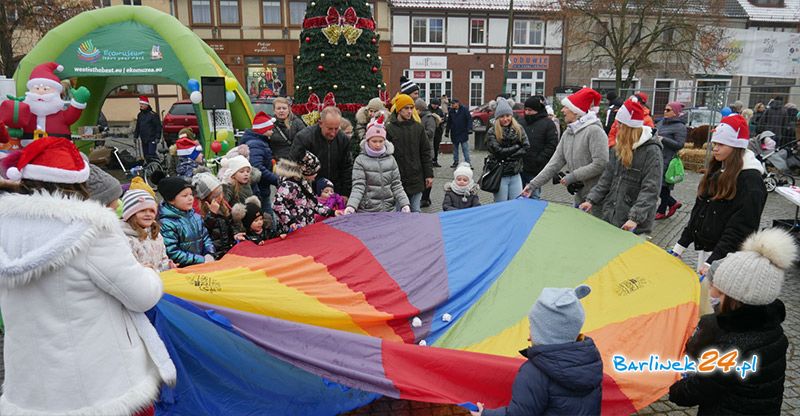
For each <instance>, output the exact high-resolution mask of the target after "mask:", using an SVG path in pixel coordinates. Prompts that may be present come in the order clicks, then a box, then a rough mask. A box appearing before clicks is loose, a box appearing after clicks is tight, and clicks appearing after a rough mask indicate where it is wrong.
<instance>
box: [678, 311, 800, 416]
mask: <svg viewBox="0 0 800 416" xmlns="http://www.w3.org/2000/svg"><path fill="white" fill-rule="evenodd" d="M785 318H786V308H785V306H784V304H783V302H781V301H780V300H776V301H774V302H772V303H771V304H769V305H761V306H753V305H743V306H742V307H740V308H739V309H736V310H734V311H731V312H726V313H720V314H718V315H713V314H712V315H705V316H703V318H701V319H700V324H699V325H698V327H697V329H696V330H695V333H694V335H692V337H691V338H690V339H689V341H688V342H687V344H686V351H687V354H688V355H690V356H694V357H696V356H697V355H700V354H702V352H703V351H705V350H707V349H709V348H716V349H717V350H719V351H720V354H724V353H726V352H728V351H730V350H733V349H738V350H739V355H738V357H737V359H736V360H737V364H738V363H742V362H744V361H750V360H751V358H752V357H753V355H756V354H757V355H758V363H757V371H755V372H751V373H750V374H748V376H747V377H746V378H745V379H741V378H740V377H739V375H738V374H737V373H736V372H735V371H732V372H729V373H722V372H720V371H719V370H718V371H715V372H713V373H694V374H691V375H689V376H688V377H686V378H684V379H682V380H680V381H677V382H675V384H673V385H672V386H671V387H670V389H669V400H670V401H671V402H673V403H675V404H677V405H679V406H698V405H699V406H700V407H699V409H698V412H697V414H698V415H699V416H703V415H779V414H780V413H781V404H782V403H783V384H784V381H785V374H786V350H787V348H788V346H789V342H788V340H787V339H786V335H784V333H783V328H782V327H781V322H783V321H784V319H785Z"/></svg>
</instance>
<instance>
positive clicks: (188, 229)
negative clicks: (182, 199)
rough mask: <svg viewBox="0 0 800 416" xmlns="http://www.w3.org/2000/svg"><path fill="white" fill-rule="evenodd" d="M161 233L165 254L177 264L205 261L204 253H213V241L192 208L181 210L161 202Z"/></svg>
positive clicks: (159, 214) (188, 264)
mask: <svg viewBox="0 0 800 416" xmlns="http://www.w3.org/2000/svg"><path fill="white" fill-rule="evenodd" d="M158 220H159V221H160V222H161V235H162V236H164V245H165V246H167V256H169V258H170V259H171V260H172V261H174V262H175V263H176V264H177V265H179V266H190V265H192V264H199V263H205V258H203V256H205V255H206V254H214V242H213V241H211V237H210V236H209V235H208V230H206V227H205V225H203V220H202V218H200V216H199V215H197V214H196V213H195V212H194V210H189V211H181V210H179V209H178V208H175V207H174V206H172V205H171V204H168V203H166V202H162V203H161V206H160V207H159V208H158Z"/></svg>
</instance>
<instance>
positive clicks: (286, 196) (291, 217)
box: [273, 152, 336, 234]
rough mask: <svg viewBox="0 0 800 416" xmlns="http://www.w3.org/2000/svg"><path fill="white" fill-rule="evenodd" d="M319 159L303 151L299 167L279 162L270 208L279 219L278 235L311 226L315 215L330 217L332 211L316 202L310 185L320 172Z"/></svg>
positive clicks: (333, 212)
mask: <svg viewBox="0 0 800 416" xmlns="http://www.w3.org/2000/svg"><path fill="white" fill-rule="evenodd" d="M319 168H320V166H319V159H317V157H316V156H314V154H313V153H311V152H306V154H305V156H304V157H303V161H302V162H301V163H300V164H297V163H295V162H292V161H290V160H287V159H281V160H279V161H278V165H277V166H276V167H275V173H276V174H277V175H278V176H280V177H281V183H280V185H279V186H278V192H277V193H276V195H275V204H274V205H273V209H274V211H275V215H276V217H277V218H278V224H277V227H276V228H277V233H278V234H288V233H290V232H292V231H294V230H296V229H298V228H301V227H305V226H306V225H309V224H313V223H314V214H319V215H322V216H325V217H332V216H334V215H335V214H336V211H334V210H333V209H331V208H329V207H327V206H325V205H322V204H321V203H319V201H317V197H316V195H314V191H313V190H312V188H311V182H313V181H314V179H315V178H316V177H317V172H319Z"/></svg>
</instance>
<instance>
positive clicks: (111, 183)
mask: <svg viewBox="0 0 800 416" xmlns="http://www.w3.org/2000/svg"><path fill="white" fill-rule="evenodd" d="M86 187H87V188H88V189H89V199H93V200H95V201H98V202H100V203H101V204H103V205H108V204H110V203H112V202H114V201H116V200H117V199H119V197H120V196H122V185H120V183H119V181H118V180H117V179H116V178H115V177H113V176H111V175H110V174H108V173H107V172H105V171H104V170H103V169H100V168H99V167H97V166H96V165H92V164H90V165H89V179H87V180H86Z"/></svg>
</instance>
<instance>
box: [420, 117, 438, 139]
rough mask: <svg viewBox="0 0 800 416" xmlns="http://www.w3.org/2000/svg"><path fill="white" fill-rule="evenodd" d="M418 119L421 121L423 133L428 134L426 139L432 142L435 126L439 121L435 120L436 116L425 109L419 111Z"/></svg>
mask: <svg viewBox="0 0 800 416" xmlns="http://www.w3.org/2000/svg"><path fill="white" fill-rule="evenodd" d="M419 119H420V122H422V127H425V134H427V135H428V140H429V141H430V142H431V143H433V136H434V135H435V134H436V126H437V125H439V123H438V122H437V121H436V116H434V115H433V113H431V111H430V110H428V109H425V110H423V111H420V112H419Z"/></svg>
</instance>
